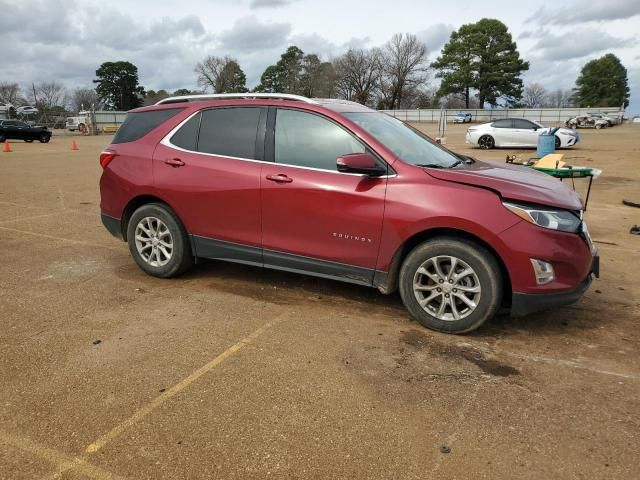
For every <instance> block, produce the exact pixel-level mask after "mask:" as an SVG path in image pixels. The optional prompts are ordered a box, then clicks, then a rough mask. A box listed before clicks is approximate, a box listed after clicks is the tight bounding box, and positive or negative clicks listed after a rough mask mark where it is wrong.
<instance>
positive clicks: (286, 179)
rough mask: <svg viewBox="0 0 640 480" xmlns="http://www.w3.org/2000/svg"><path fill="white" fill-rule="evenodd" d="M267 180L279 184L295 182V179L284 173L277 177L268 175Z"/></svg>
mask: <svg viewBox="0 0 640 480" xmlns="http://www.w3.org/2000/svg"><path fill="white" fill-rule="evenodd" d="M267 180H271V181H272V182H277V183H291V182H293V178H291V177H287V176H286V175H285V174H283V173H278V174H277V175H267Z"/></svg>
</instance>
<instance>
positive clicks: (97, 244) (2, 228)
mask: <svg viewBox="0 0 640 480" xmlns="http://www.w3.org/2000/svg"><path fill="white" fill-rule="evenodd" d="M0 230H6V231H8V232H15V233H24V234H26V235H33V236H35V237H42V238H49V239H51V240H59V241H61V242H68V243H75V244H76V245H85V246H88V247H100V248H107V249H109V250H116V251H118V252H119V251H122V248H118V247H110V246H108V245H101V244H99V243H91V242H84V241H82V240H73V239H71V238H64V237H56V236H55V235H47V234H46V233H37V232H29V231H28V230H19V229H17V228H9V227H0Z"/></svg>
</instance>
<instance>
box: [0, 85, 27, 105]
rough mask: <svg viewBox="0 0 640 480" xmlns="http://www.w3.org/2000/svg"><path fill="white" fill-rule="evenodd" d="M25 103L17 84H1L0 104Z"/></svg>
mask: <svg viewBox="0 0 640 480" xmlns="http://www.w3.org/2000/svg"><path fill="white" fill-rule="evenodd" d="M23 102H24V99H23V98H22V97H21V96H20V87H19V86H18V84H17V83H10V82H0V103H8V104H11V105H16V106H17V105H19V104H21V103H23Z"/></svg>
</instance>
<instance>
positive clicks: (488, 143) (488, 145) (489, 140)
mask: <svg viewBox="0 0 640 480" xmlns="http://www.w3.org/2000/svg"><path fill="white" fill-rule="evenodd" d="M478 146H479V147H480V148H482V149H483V150H490V149H492V148H494V147H495V146H496V142H495V141H494V140H493V137H492V136H491V135H483V136H481V137H480V139H479V140H478Z"/></svg>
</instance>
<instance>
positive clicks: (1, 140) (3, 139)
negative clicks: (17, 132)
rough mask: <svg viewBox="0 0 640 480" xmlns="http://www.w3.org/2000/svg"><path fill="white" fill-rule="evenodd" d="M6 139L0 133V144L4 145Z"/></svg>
mask: <svg viewBox="0 0 640 480" xmlns="http://www.w3.org/2000/svg"><path fill="white" fill-rule="evenodd" d="M6 139H7V137H5V136H4V133H0V143H4V141H5V140H6Z"/></svg>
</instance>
